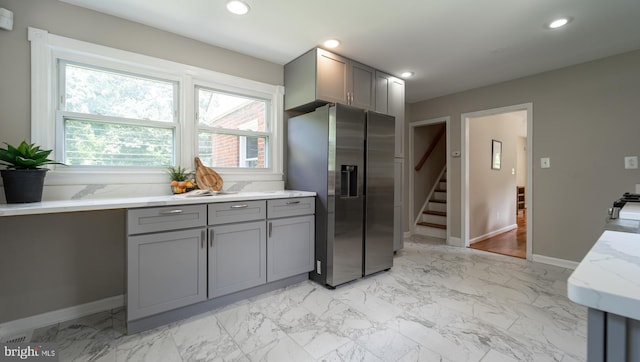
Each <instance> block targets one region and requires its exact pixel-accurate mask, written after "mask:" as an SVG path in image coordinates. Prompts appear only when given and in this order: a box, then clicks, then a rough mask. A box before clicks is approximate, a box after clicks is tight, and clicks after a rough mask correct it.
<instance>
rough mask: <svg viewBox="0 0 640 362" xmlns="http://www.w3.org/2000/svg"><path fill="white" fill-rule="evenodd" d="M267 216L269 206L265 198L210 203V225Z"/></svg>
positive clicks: (259, 218)
mask: <svg viewBox="0 0 640 362" xmlns="http://www.w3.org/2000/svg"><path fill="white" fill-rule="evenodd" d="M266 217H267V207H266V203H265V201H264V200H260V201H239V202H221V203H216V204H209V219H208V221H209V225H220V224H230V223H234V222H243V221H252V220H264V219H266Z"/></svg>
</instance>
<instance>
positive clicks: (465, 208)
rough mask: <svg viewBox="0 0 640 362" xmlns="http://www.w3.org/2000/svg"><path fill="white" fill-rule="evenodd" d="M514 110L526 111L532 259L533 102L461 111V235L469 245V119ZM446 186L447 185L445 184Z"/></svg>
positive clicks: (529, 250) (529, 256)
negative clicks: (475, 110) (466, 111)
mask: <svg viewBox="0 0 640 362" xmlns="http://www.w3.org/2000/svg"><path fill="white" fill-rule="evenodd" d="M515 111H527V184H526V190H527V191H526V192H527V193H526V197H525V208H526V212H527V260H533V259H532V257H533V187H532V186H533V103H531V102H529V103H522V104H516V105H512V106H506V107H499V108H491V109H486V110H482V111H477V112H468V113H462V114H461V115H460V119H461V124H462V127H461V131H462V134H461V139H462V140H461V141H462V142H461V145H462V160H461V174H462V177H461V181H462V182H461V195H462V200H461V202H462V205H461V208H462V223H461V227H462V230H461V235H462V242H463V243H464V246H466V247H469V240H470V235H469V147H468V146H469V121H470V119H472V118H478V117H484V116H491V115H495V114H502V113H509V112H515ZM447 186H448V185H447Z"/></svg>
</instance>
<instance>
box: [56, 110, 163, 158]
mask: <svg viewBox="0 0 640 362" xmlns="http://www.w3.org/2000/svg"><path fill="white" fill-rule="evenodd" d="M64 127H65V140H64V145H65V147H64V150H65V152H64V157H65V159H64V162H65V163H66V164H68V165H84V166H87V165H88V166H135V167H165V166H167V165H171V164H172V163H173V139H174V135H173V129H170V128H169V129H167V128H158V127H144V126H134V125H125V124H113V123H105V122H92V121H80V120H71V119H67V120H65V126H64Z"/></svg>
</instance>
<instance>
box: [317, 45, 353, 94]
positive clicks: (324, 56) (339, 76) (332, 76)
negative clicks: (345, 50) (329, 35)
mask: <svg viewBox="0 0 640 362" xmlns="http://www.w3.org/2000/svg"><path fill="white" fill-rule="evenodd" d="M317 57H318V58H317V64H316V66H317V69H316V72H317V75H316V76H317V79H316V82H317V84H316V87H317V88H316V92H317V93H316V98H317V99H321V100H323V101H327V102H331V103H344V104H346V103H348V99H347V92H348V91H349V84H348V82H347V80H348V78H347V77H348V75H349V72H348V71H349V59H347V58H344V57H341V56H339V55H337V54H333V53H330V52H328V51H326V50H323V49H318V53H317Z"/></svg>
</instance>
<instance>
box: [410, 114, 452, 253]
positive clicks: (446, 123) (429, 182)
mask: <svg viewBox="0 0 640 362" xmlns="http://www.w3.org/2000/svg"><path fill="white" fill-rule="evenodd" d="M450 120H451V119H450V117H440V118H434V119H428V120H422V121H415V122H411V123H409V167H410V169H409V193H408V195H409V198H408V201H409V207H408V210H409V215H408V216H409V225H410V226H411V234H415V233H416V224H417V223H418V221H419V219H420V218H421V217H422V212H423V209H424V208H425V206H426V204H427V200H428V199H427V196H429V195H434V193H435V192H436V191H437V194H438V195H437V198H438V199H439V201H441V203H440V205H439V207H441V211H440V212H439V213H438V214H439V216H438V217H439V218H441V219H442V220H443V221H440V222H439V223H442V224H444V225H443V226H444V228H440V230H434V231H435V233H434V234H431V233H427V234H425V235H430V236H434V237H438V238H444V239H445V240H446V242H447V243H448V244H451V243H450V240H451V236H450V235H451V229H450V225H451V212H450V208H451V193H450V192H446V190H451V188H450V183H449V178H447V177H446V170H449V166H450V165H449V159H450V158H449V157H448V155H450V154H451V148H450V145H451V131H450V123H451V122H450ZM442 127H444V131H445V133H444V135H443V137H444V142H445V147H444V154H443V155H441V157H442V158H443V160H444V165H445V166H444V170H445V175H444V177H443V174H442V173H441V171H442V170H441V168H437V167H436V169H433V167H431V170H430V171H428V172H430V173H431V175H430V176H427V177H425V176H424V175H421V174H420V173H424V172H425V171H427V170H425V169H423V170H421V171H416V165H417V164H418V163H420V161H421V158H422V157H423V156H424V151H425V147H426V148H429V147H428V146H427V144H428V143H430V142H432V141H434V140H435V138H437V135H436V134H437V133H438V131H437V130H440V129H442ZM428 129H431V130H433V131H428ZM424 131H427V132H424ZM431 155H433V156H435V158H437V155H435V153H432V154H431ZM428 157H430V156H428ZM423 165H424V164H423ZM426 167H427V168H428V167H429V166H426ZM431 176H434V177H431ZM436 179H437V180H444V181H443V183H444V184H443V185H442V186H439V184H440V183H439V182H436ZM443 191H444V192H443ZM439 233H441V234H440V235H438V234H439Z"/></svg>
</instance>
